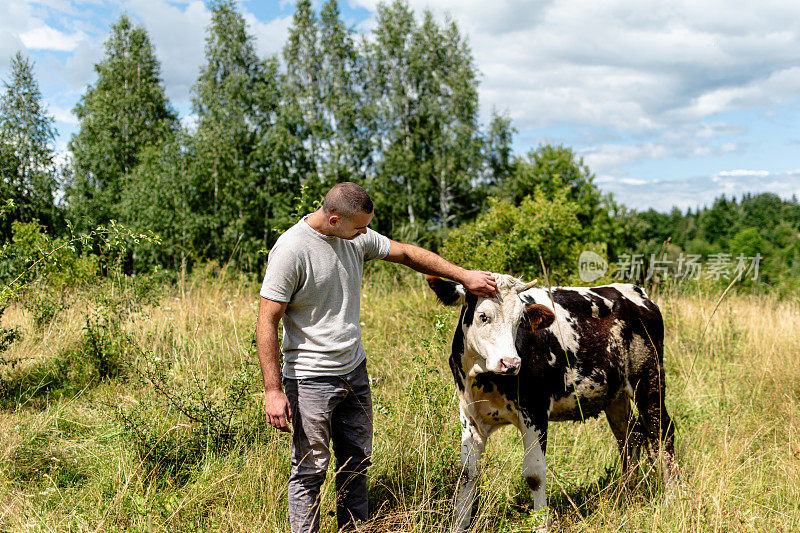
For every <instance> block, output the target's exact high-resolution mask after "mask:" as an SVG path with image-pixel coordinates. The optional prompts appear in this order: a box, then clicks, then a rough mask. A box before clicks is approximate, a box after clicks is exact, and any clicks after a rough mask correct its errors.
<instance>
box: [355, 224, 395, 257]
mask: <svg viewBox="0 0 800 533" xmlns="http://www.w3.org/2000/svg"><path fill="white" fill-rule="evenodd" d="M359 239H360V240H361V243H360V244H361V246H362V247H363V249H364V261H370V260H372V259H383V258H384V257H386V255H387V254H388V253H389V238H388V237H385V236H383V235H381V234H380V233H378V232H377V231H374V230H372V229H370V228H367V233H365V234H364V235H361V236H360V237H359Z"/></svg>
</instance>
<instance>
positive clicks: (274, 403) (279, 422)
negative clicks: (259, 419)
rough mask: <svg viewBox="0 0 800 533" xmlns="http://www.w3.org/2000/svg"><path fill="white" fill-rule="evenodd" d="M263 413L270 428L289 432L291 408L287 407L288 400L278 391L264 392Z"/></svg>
mask: <svg viewBox="0 0 800 533" xmlns="http://www.w3.org/2000/svg"><path fill="white" fill-rule="evenodd" d="M264 411H265V412H266V414H267V422H268V423H269V425H270V426H272V427H274V428H275V429H279V430H281V431H290V429H289V424H291V423H292V408H291V407H290V406H289V398H287V397H286V394H284V393H283V391H280V390H271V391H266V392H264Z"/></svg>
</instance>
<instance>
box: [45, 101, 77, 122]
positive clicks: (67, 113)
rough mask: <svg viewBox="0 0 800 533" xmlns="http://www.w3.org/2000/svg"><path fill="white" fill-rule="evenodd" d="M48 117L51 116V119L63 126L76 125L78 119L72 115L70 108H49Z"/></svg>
mask: <svg viewBox="0 0 800 533" xmlns="http://www.w3.org/2000/svg"><path fill="white" fill-rule="evenodd" d="M48 112H49V113H50V115H52V117H53V119H55V121H56V122H61V123H63V124H69V125H71V126H77V125H78V119H77V118H76V117H75V115H73V114H72V109H71V108H66V107H61V106H55V105H54V106H50V109H49V110H48Z"/></svg>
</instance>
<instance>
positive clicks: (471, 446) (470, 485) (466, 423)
mask: <svg viewBox="0 0 800 533" xmlns="http://www.w3.org/2000/svg"><path fill="white" fill-rule="evenodd" d="M485 448H486V436H485V435H482V434H481V433H480V431H478V428H477V426H476V425H475V423H474V422H473V421H472V420H471V419H470V418H469V417H468V416H467V415H466V414H465V413H464V411H463V410H462V411H461V475H460V476H459V484H458V496H457V499H456V508H455V513H454V517H453V518H454V520H453V528H452V529H453V531H456V532H462V531H466V530H467V529H469V525H470V523H471V522H472V510H473V507H474V506H475V504H476V501H477V489H478V481H479V480H480V475H481V457H482V455H483V451H484V449H485Z"/></svg>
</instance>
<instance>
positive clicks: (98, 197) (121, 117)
mask: <svg viewBox="0 0 800 533" xmlns="http://www.w3.org/2000/svg"><path fill="white" fill-rule="evenodd" d="M105 52H106V53H105V57H104V58H103V60H102V61H101V62H100V63H98V64H97V65H95V70H96V72H97V75H98V77H97V81H96V82H95V83H94V84H93V85H91V86H89V87H88V89H87V90H86V93H85V94H84V95H83V97H82V98H81V100H80V102H79V103H78V105H77V106H76V107H75V110H74V113H75V115H76V116H77V117H78V120H79V121H80V129H79V130H78V132H77V133H75V134H74V135H73V137H72V140H71V141H70V143H69V149H70V151H71V152H72V155H73V166H74V168H73V172H74V174H73V176H72V179H71V183H70V188H69V191H68V195H69V202H70V209H71V215H72V217H73V219H74V220H77V221H78V223H79V225H81V226H83V227H88V228H90V227H93V226H95V225H97V224H106V223H108V222H109V221H111V220H113V219H116V220H120V209H119V203H120V201H121V198H122V196H121V195H122V191H123V190H124V188H125V187H126V185H127V182H128V177H129V175H130V173H131V172H132V171H133V169H134V168H135V167H136V165H138V164H139V162H140V158H141V155H140V153H141V151H142V150H143V149H144V148H146V147H147V146H153V145H157V144H158V143H160V142H161V141H163V140H164V139H165V138H167V137H168V136H169V135H170V134H171V132H173V131H175V130H176V129H177V127H178V120H177V116H176V114H175V112H174V111H173V110H172V108H171V106H170V104H169V102H168V101H167V97H166V95H165V93H164V87H163V85H162V82H161V74H160V69H161V67H160V65H159V63H158V60H157V59H156V55H155V50H154V49H153V46H152V44H151V42H150V37H149V36H148V34H147V31H146V30H145V29H144V28H143V27H141V26H139V27H134V26H133V25H132V23H131V21H130V19H129V18H128V16H127V15H122V16H121V17H120V19H119V21H118V22H117V23H116V24H114V25H113V26H112V27H111V35H110V37H109V39H108V40H107V41H106V43H105Z"/></svg>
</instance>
